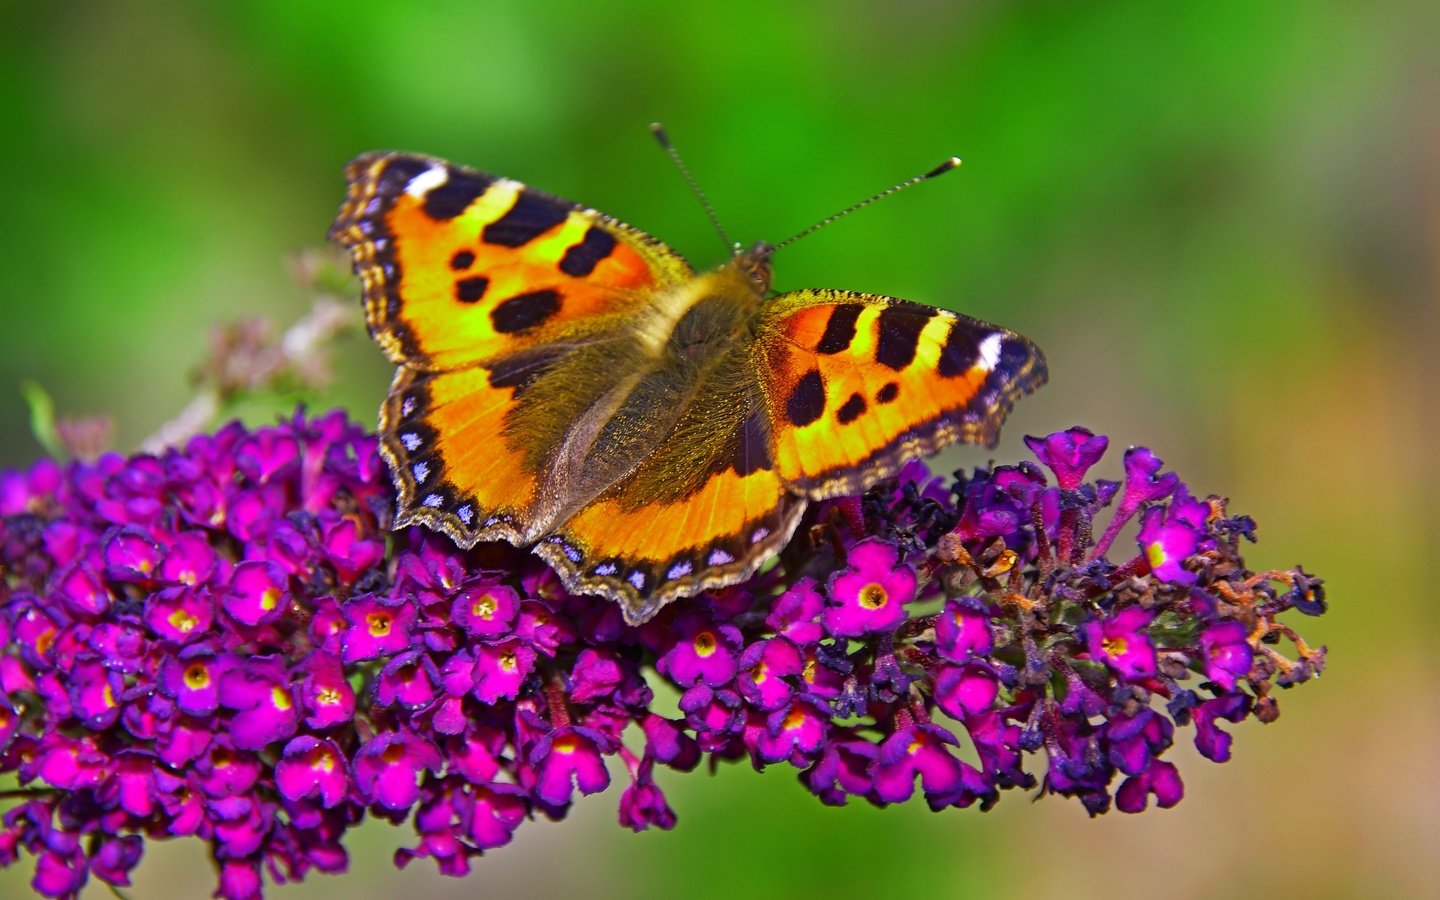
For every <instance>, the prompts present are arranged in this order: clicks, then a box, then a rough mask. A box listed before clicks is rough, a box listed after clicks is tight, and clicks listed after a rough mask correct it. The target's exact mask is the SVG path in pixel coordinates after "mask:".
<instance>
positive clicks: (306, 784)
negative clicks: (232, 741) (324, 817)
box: [275, 735, 350, 808]
mask: <svg viewBox="0 0 1440 900" xmlns="http://www.w3.org/2000/svg"><path fill="white" fill-rule="evenodd" d="M349 769H350V767H349V766H348V765H347V764H346V761H345V754H344V753H343V752H342V751H341V750H340V747H339V746H338V745H336V744H335V742H334V741H328V740H322V739H321V738H316V737H312V736H310V735H301V736H300V737H297V738H295V739H294V740H292V741H290V743H288V744H286V745H285V750H284V751H283V752H282V753H281V755H280V761H279V762H277V763H276V764H275V787H276V789H277V790H279V792H280V795H281V796H282V797H284V798H285V799H287V800H302V799H305V798H307V797H316V798H318V799H319V800H320V803H321V804H322V805H323V806H325V807H326V808H329V807H332V806H335V805H336V804H337V803H340V802H341V801H343V800H344V799H345V796H346V794H347V793H348V792H349V790H350V771H349Z"/></svg>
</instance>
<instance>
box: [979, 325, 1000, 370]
mask: <svg viewBox="0 0 1440 900" xmlns="http://www.w3.org/2000/svg"><path fill="white" fill-rule="evenodd" d="M1004 343H1005V335H1003V334H1000V333H998V332H997V333H995V334H992V335H990V336H989V337H987V338H986V339H985V340H983V341H981V342H980V358H979V359H978V360H976V362H975V365H976V366H978V367H979V368H981V369H983V370H984V371H986V372H991V371H994V369H995V367H996V366H998V365H1000V347H1001V345H1002V344H1004Z"/></svg>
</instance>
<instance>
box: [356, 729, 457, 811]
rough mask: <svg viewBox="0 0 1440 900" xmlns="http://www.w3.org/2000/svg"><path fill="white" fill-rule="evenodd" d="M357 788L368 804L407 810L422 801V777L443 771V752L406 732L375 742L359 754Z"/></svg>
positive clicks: (377, 738)
mask: <svg viewBox="0 0 1440 900" xmlns="http://www.w3.org/2000/svg"><path fill="white" fill-rule="evenodd" d="M354 766H355V787H356V788H357V789H358V790H359V791H360V795H361V796H362V797H364V798H365V800H366V801H367V802H370V803H375V804H378V805H379V806H381V807H383V808H385V809H391V810H406V809H409V808H410V807H412V806H414V805H415V801H416V800H417V799H419V797H420V776H421V774H422V773H424V772H427V771H430V772H437V771H439V770H440V767H441V758H440V754H439V752H437V751H436V749H435V748H434V747H433V746H431V744H430V743H429V742H428V741H425V740H423V739H421V738H419V737H416V736H414V735H410V734H404V733H402V732H388V733H386V734H380V735H376V736H375V737H374V738H371V739H370V740H369V741H368V742H366V743H365V745H364V746H362V747H361V748H360V750H359V751H358V752H357V753H356V754H355V761H354Z"/></svg>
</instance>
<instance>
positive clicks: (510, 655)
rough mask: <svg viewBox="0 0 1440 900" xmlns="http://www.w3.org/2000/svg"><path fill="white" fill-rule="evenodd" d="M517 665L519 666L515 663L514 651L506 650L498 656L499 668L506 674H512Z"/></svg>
mask: <svg viewBox="0 0 1440 900" xmlns="http://www.w3.org/2000/svg"><path fill="white" fill-rule="evenodd" d="M518 665H519V664H518V663H517V662H516V661H515V651H514V650H506V651H505V652H504V653H502V654H500V668H502V669H504V670H505V671H507V672H513V671H515V669H516V668H517V667H518Z"/></svg>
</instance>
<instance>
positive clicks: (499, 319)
mask: <svg viewBox="0 0 1440 900" xmlns="http://www.w3.org/2000/svg"><path fill="white" fill-rule="evenodd" d="M346 177H347V179H348V181H349V188H348V193H347V195H346V199H345V203H344V204H343V206H342V207H341V209H340V213H339V215H338V216H337V217H336V220H335V224H334V225H333V226H332V228H331V232H330V233H331V236H332V237H334V238H335V239H337V240H339V241H340V242H341V243H343V244H344V245H345V246H346V247H348V248H349V250H350V252H351V254H352V256H353V258H354V261H355V269H356V272H357V273H358V274H359V275H360V278H361V281H362V283H363V285H364V289H365V316H366V321H367V322H368V324H369V326H370V331H371V334H372V335H374V337H375V340H376V341H377V342H378V343H379V344H380V346H381V347H382V348H384V350H385V351H386V353H387V354H389V356H390V358H391V359H392V360H393V361H394V362H396V363H398V364H401V365H407V366H410V367H412V368H417V369H427V370H446V369H454V368H462V367H464V366H467V365H471V364H473V363H475V362H478V361H481V360H486V359H492V358H494V357H496V356H499V355H503V354H506V353H510V352H514V351H517V350H521V349H525V348H528V347H531V346H535V345H537V344H542V343H545V342H546V341H549V340H554V339H555V338H556V337H557V335H560V334H563V333H564V332H565V330H566V328H567V326H572V327H573V326H575V325H579V324H583V323H588V322H592V321H594V320H597V319H605V318H607V317H608V318H611V319H615V318H619V317H623V316H624V315H625V314H626V313H627V312H629V311H631V310H633V309H635V308H636V307H638V306H640V305H642V304H643V303H645V301H646V299H647V298H648V297H649V295H650V292H652V291H654V290H657V289H663V288H664V287H667V286H670V285H673V284H676V283H679V282H682V281H684V280H686V279H688V278H690V277H691V276H692V274H693V273H692V272H691V270H690V267H689V265H688V264H687V263H686V262H685V261H684V259H682V258H681V257H680V256H679V254H677V253H675V252H674V251H673V250H670V249H669V248H668V247H666V246H665V245H664V244H662V243H660V242H659V241H657V240H655V239H654V238H651V237H649V236H648V235H646V234H644V233H643V232H640V231H638V230H636V229H634V228H631V227H629V226H627V225H624V224H622V223H620V222H617V221H615V220H614V219H612V218H610V217H608V216H604V215H602V214H600V213H598V212H596V211H595V210H593V209H586V208H584V207H582V206H579V205H577V204H574V203H570V202H569V201H566V200H561V199H560V198H558V197H552V196H550V195H548V194H545V193H542V192H540V191H537V190H534V189H533V188H529V187H526V186H525V185H523V184H520V183H519V182H516V181H513V180H511V179H508V178H500V177H496V176H492V175H486V174H484V173H482V172H477V171H475V170H473V169H467V168H465V167H463V166H456V165H453V164H451V163H447V162H444V161H443V160H438V159H433V158H430V157H426V156H416V155H412V154H406V153H371V154H366V155H364V156H361V157H358V158H357V159H355V160H354V161H353V162H351V163H350V165H349V166H348V167H347V169H346Z"/></svg>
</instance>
